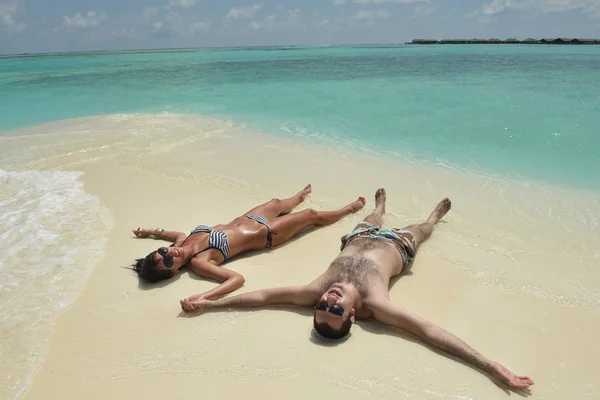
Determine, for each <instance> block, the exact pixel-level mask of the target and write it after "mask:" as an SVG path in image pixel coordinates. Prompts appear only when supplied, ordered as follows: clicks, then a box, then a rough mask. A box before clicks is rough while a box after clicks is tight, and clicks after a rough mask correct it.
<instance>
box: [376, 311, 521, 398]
mask: <svg viewBox="0 0 600 400" xmlns="http://www.w3.org/2000/svg"><path fill="white" fill-rule="evenodd" d="M371 311H372V312H373V316H374V317H375V319H376V320H377V321H378V322H381V323H382V324H385V325H390V326H394V327H396V328H399V329H402V330H404V331H406V332H409V333H411V334H413V335H415V336H417V337H419V338H421V339H423V340H424V341H425V342H427V343H429V344H431V345H432V346H434V347H437V348H438V349H441V350H444V351H446V352H448V353H450V354H453V355H455V356H457V357H459V358H461V359H463V360H464V361H466V362H467V363H469V364H470V365H472V366H474V367H477V368H479V369H481V370H483V371H485V372H487V373H489V374H491V375H493V376H494V377H495V378H496V379H498V380H499V381H500V382H502V383H504V384H505V385H508V386H510V387H512V388H515V389H524V388H528V387H529V386H531V385H533V380H531V378H529V377H528V376H518V375H515V374H513V373H512V372H510V371H509V370H508V369H507V368H506V367H504V366H503V365H501V364H499V363H497V362H493V361H491V360H489V359H487V358H486V357H484V356H482V355H481V354H479V353H478V352H477V351H476V350H475V349H473V348H472V347H471V346H469V345H468V344H466V343H465V342H463V341H462V340H460V339H459V338H457V337H456V336H454V335H453V334H451V333H450V332H447V331H445V330H444V329H442V328H440V327H439V326H437V325H435V324H433V323H431V322H429V321H427V320H425V319H423V318H421V317H419V316H418V315H416V314H413V313H411V312H409V311H407V310H405V309H403V308H400V307H396V306H394V305H393V304H392V303H390V302H389V301H388V300H382V301H380V302H377V303H375V304H373V305H371Z"/></svg>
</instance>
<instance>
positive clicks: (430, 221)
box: [403, 198, 452, 246]
mask: <svg viewBox="0 0 600 400" xmlns="http://www.w3.org/2000/svg"><path fill="white" fill-rule="evenodd" d="M451 206H452V203H451V202H450V200H449V199H447V198H446V199H444V200H442V201H440V202H439V203H438V205H437V206H436V207H435V208H434V210H433V211H432V212H431V214H430V215H429V218H427V221H425V222H423V223H421V224H416V225H410V226H407V227H406V228H403V230H407V231H410V233H412V234H413V236H414V237H415V240H416V242H417V246H418V245H420V244H421V243H423V242H424V241H426V240H427V239H429V236H431V232H433V228H434V226H435V224H437V223H438V222H439V220H440V219H442V217H443V216H444V215H446V214H447V213H448V211H450V207H451Z"/></svg>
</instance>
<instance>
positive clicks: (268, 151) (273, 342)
mask: <svg viewBox="0 0 600 400" xmlns="http://www.w3.org/2000/svg"><path fill="white" fill-rule="evenodd" d="M91 131H93V132H94V135H89V134H88V135H86V134H85V133H86V132H88V133H89V132H91ZM150 132H151V133H152V134H150ZM157 132H159V133H161V135H160V136H158V138H157V135H156V133H157ZM2 141H3V142H2V145H3V146H5V149H8V150H10V149H11V148H14V149H15V152H12V153H11V152H10V151H7V152H6V154H12V155H11V156H10V157H7V158H6V159H4V160H3V161H2V169H4V170H11V171H25V170H32V169H34V170H39V171H82V172H83V174H82V175H81V177H80V179H81V180H83V183H84V184H83V190H85V192H87V194H89V195H92V196H95V197H97V199H98V201H99V204H100V206H102V207H103V210H105V211H106V212H107V213H108V215H109V216H108V217H107V218H110V220H111V223H110V225H107V226H106V227H103V228H102V229H100V228H98V236H99V237H101V238H102V239H104V240H105V241H104V242H102V243H101V244H100V245H99V246H101V247H99V248H101V250H102V253H101V254H102V255H101V256H98V257H97V259H94V260H91V261H89V262H90V263H91V268H92V269H90V274H89V277H86V278H85V280H82V281H81V285H80V287H79V288H78V290H77V291H76V292H73V293H76V299H75V301H74V302H73V303H72V304H71V305H70V306H69V307H67V308H66V309H65V310H64V311H62V312H60V314H59V315H58V316H57V318H56V322H55V323H52V324H49V326H48V329H46V330H44V332H45V333H44V335H46V337H43V335H42V333H40V335H42V336H39V337H38V338H36V340H39V341H41V342H43V343H45V345H44V348H45V357H44V358H43V362H42V363H41V365H40V367H39V368H38V369H37V370H36V372H35V374H33V377H32V379H31V383H30V384H29V385H28V386H27V387H26V388H25V389H24V391H23V393H22V398H23V399H27V400H30V399H48V398H61V399H75V398H88V399H106V398H114V399H129V398H145V399H164V398H177V399H198V398H202V399H224V398H238V399H257V398H277V397H284V398H288V399H313V398H318V397H320V396H324V395H325V396H328V397H337V398H346V399H364V398H367V397H369V398H377V399H427V400H434V399H436V400H437V399H463V400H467V399H506V398H519V397H520V396H519V394H518V393H514V392H510V391H507V390H506V389H505V388H502V387H499V386H497V385H496V384H494V383H493V382H492V381H491V380H490V379H489V378H488V377H486V376H485V375H483V374H482V373H480V372H478V371H476V370H474V369H472V368H470V367H468V366H466V365H464V364H463V363H461V362H458V361H456V360H454V359H452V358H449V357H446V356H445V355H443V354H441V353H439V352H436V351H433V350H432V349H431V348H429V347H427V346H425V345H423V344H422V343H420V342H419V341H418V340H416V339H414V338H411V337H409V336H407V335H405V334H403V333H401V332H399V331H396V330H394V329H390V328H386V327H383V326H381V325H378V324H377V323H376V322H358V323H357V324H355V326H354V327H353V328H352V333H351V336H350V337H349V339H348V340H346V341H344V342H341V343H332V342H328V341H325V340H322V339H320V338H318V337H316V336H315V335H314V334H313V332H312V311H311V310H310V309H296V308H281V309H268V310H248V311H239V310H237V311H220V312H214V313H207V314H204V315H200V316H194V317H190V316H186V315H184V314H183V313H182V312H181V309H180V306H179V300H180V299H182V298H184V297H187V296H190V295H192V294H195V293H200V292H203V291H206V290H208V289H210V288H212V287H214V286H215V283H214V282H211V281H208V280H205V279H201V278H199V277H196V276H195V275H193V274H192V273H188V272H184V273H181V274H180V275H178V276H177V277H176V278H174V279H172V280H170V281H167V282H165V283H161V284H157V285H145V284H141V283H140V281H139V280H138V278H137V277H136V275H135V273H134V272H133V271H131V270H128V269H126V267H128V266H129V265H131V263H132V262H133V261H134V259H135V258H139V257H143V256H145V255H146V254H148V253H149V252H150V251H152V250H155V249H156V248H157V247H159V242H157V241H155V240H151V239H137V238H135V237H134V236H133V234H132V232H131V230H132V229H134V228H137V227H138V226H141V227H148V228H157V227H162V228H165V229H170V230H179V231H183V232H189V231H190V230H191V229H193V228H194V227H195V226H196V225H198V224H208V225H211V224H217V223H223V222H228V221H230V220H231V219H233V218H234V217H236V216H238V215H241V214H243V213H244V212H246V211H247V210H249V209H250V208H252V207H254V206H255V205H257V204H259V203H262V202H265V201H268V200H270V199H271V198H273V197H283V196H289V195H292V194H294V193H296V192H297V191H298V190H300V189H302V188H303V187H304V186H305V185H306V184H308V183H311V184H312V185H313V193H312V194H311V195H310V196H309V197H308V199H307V200H306V202H305V203H304V204H302V205H301V206H300V207H299V208H298V210H301V209H303V208H307V207H312V208H315V209H319V210H324V209H331V208H336V207H340V206H342V205H345V204H347V203H349V202H350V201H352V200H355V199H356V198H357V197H358V196H365V197H366V198H367V206H366V207H365V208H364V209H363V210H361V211H360V212H359V213H357V214H355V215H353V216H350V217H346V218H345V219H343V220H342V221H340V222H339V223H337V224H335V225H333V226H330V227H325V228H321V229H318V230H313V231H309V232H308V233H306V234H303V235H301V236H300V237H298V238H297V239H295V240H293V241H292V242H290V243H288V244H286V245H284V246H282V247H280V248H277V249H274V250H270V251H262V252H257V253H253V254H249V255H247V256H246V255H245V256H242V257H238V258H234V259H232V260H231V261H229V262H228V263H227V267H228V268H230V269H232V270H235V271H237V272H239V273H241V274H243V275H244V277H245V278H246V283H245V285H244V286H243V288H242V289H240V290H239V291H238V292H236V294H239V293H243V292H247V291H251V290H256V289H260V288H266V287H272V286H283V285H290V284H299V283H306V282H309V281H310V280H312V279H313V278H314V277H316V276H317V275H318V274H320V273H321V272H322V271H324V270H325V269H326V268H327V267H328V265H329V263H330V262H331V261H332V260H333V259H334V258H335V257H336V255H337V254H338V252H339V245H340V237H341V236H342V235H344V234H346V233H348V232H349V231H350V230H351V229H352V228H353V226H354V225H355V224H356V223H357V222H358V221H360V220H362V218H364V217H365V216H366V215H368V214H369V213H370V212H371V210H372V208H373V207H374V200H373V195H374V193H375V191H376V190H377V188H379V187H385V188H386V189H387V193H388V205H387V216H386V219H385V223H386V225H388V226H394V227H402V226H406V225H409V224H412V223H415V222H418V221H420V220H423V219H424V218H426V217H427V215H428V214H429V212H430V211H431V209H432V208H433V207H434V206H435V205H436V204H437V203H438V201H439V200H440V199H442V198H443V197H449V198H450V199H451V200H452V202H453V208H452V210H451V211H450V213H449V214H448V215H447V216H446V217H445V218H444V219H443V221H442V222H441V223H440V224H438V226H437V229H436V231H435V232H434V234H433V236H432V237H431V239H430V240H429V241H428V242H427V243H425V244H424V245H423V246H421V248H420V250H419V253H418V255H417V258H416V261H415V264H414V266H413V268H412V271H411V273H410V274H409V275H406V276H403V277H401V278H400V279H397V280H395V281H394V282H393V283H392V289H391V291H390V296H391V299H392V301H393V302H394V303H395V304H398V305H402V306H404V307H406V308H408V309H410V310H411V311H413V312H415V313H417V314H419V315H421V316H422V317H424V318H426V319H429V320H431V321H433V322H435V323H437V324H439V325H440V326H442V327H443V328H445V329H447V330H448V331H450V332H452V333H454V334H455V335H457V336H458V337H460V338H461V339H463V340H464V341H466V342H467V343H469V344H470V345H472V346H473V347H475V348H476V349H477V350H479V351H480V352H481V353H482V354H484V355H485V356H487V357H488V358H490V359H492V360H495V361H498V362H500V363H502V364H504V365H506V366H507V367H508V368H510V369H511V370H513V371H514V372H515V373H517V374H523V375H528V376H531V377H532V378H533V380H534V381H535V385H534V386H533V387H532V389H531V391H530V393H529V394H528V395H529V396H530V398H532V399H550V400H563V399H598V398H600V384H599V383H598V378H597V377H598V367H597V366H596V363H595V360H596V359H598V357H600V347H599V346H598V343H600V270H599V269H598V265H599V261H600V250H599V246H598V244H599V243H600V231H599V227H598V223H599V222H600V197H599V196H598V195H597V194H594V193H586V192H582V191H575V190H571V189H566V188H552V187H549V186H547V185H546V186H545V185H542V184H536V183H525V182H514V181H508V180H504V179H500V178H493V177H483V176H478V175H475V174H468V173H465V172H463V171H452V170H448V169H445V168H442V167H438V166H433V165H429V166H426V165H420V164H418V163H409V162H407V161H405V160H402V159H394V158H391V157H387V156H383V155H378V154H374V153H371V152H367V151H366V150H360V149H356V150H357V151H355V152H350V151H349V150H347V149H346V148H345V147H343V146H340V147H338V148H332V147H329V148H325V147H321V146H317V145H314V144H309V143H307V142H303V141H299V140H292V139H284V138H279V137H274V136H269V135H266V134H262V133H257V132H248V131H246V130H244V129H243V128H240V127H235V126H233V125H231V124H229V123H226V122H223V121H218V120H209V119H206V118H200V117H190V116H176V115H109V116H99V117H90V118H80V119H75V120H69V121H63V122H59V123H53V124H47V125H43V126H38V127H35V128H28V129H26V130H21V131H16V132H13V133H11V134H9V135H7V136H6V137H4V138H3V139H2ZM16 149H21V151H20V152H17V151H16ZM82 221H84V223H85V218H82ZM71 240H72V241H74V242H72V243H71V244H74V243H77V240H78V239H77V237H73V238H71ZM86 240H87V239H86ZM86 265H87V264H86ZM55 273H56V274H60V273H61V271H60V270H55ZM66 278H67V277H65V279H66ZM15 298H16V297H15ZM15 301H17V300H15ZM19 304H20V303H19ZM23 304H27V303H26V302H25V303H23ZM38 306H39V307H41V308H43V307H44V304H39V305H38ZM29 318H35V313H33V314H31V315H30V316H29ZM8 336H10V334H9V335H8ZM5 340H6V339H5ZM17 350H18V348H15V349H14V350H13V351H11V348H8V349H6V350H5V352H4V354H3V358H4V359H5V360H7V361H6V362H5V364H3V369H4V368H8V369H9V371H8V372H9V374H11V375H13V376H15V377H18V376H21V375H22V374H23V373H24V372H26V371H20V370H19V368H22V364H20V363H19V362H16V360H20V357H22V356H23V355H22V353H21V352H17ZM11 360H13V361H12V362H11ZM11 368H13V369H12V370H10V369H11ZM3 385H4V384H3ZM6 385H8V384H6ZM521 395H526V394H521Z"/></svg>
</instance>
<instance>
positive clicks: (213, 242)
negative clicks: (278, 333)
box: [133, 185, 365, 300]
mask: <svg viewBox="0 0 600 400" xmlns="http://www.w3.org/2000/svg"><path fill="white" fill-rule="evenodd" d="M311 190H312V188H311V185H308V186H306V187H305V188H304V190H302V191H300V192H298V193H297V194H296V195H295V196H293V197H290V198H289V199H283V200H281V199H273V200H271V201H269V202H268V203H265V204H261V205H259V206H258V207H255V208H253V209H252V210H250V211H248V212H247V213H245V214H244V215H243V216H240V217H237V218H235V219H234V220H233V221H232V222H230V223H228V224H226V225H217V226H212V227H210V226H206V225H198V226H197V227H196V228H195V229H194V230H193V231H192V232H191V233H190V234H189V236H188V235H186V234H185V233H183V232H173V231H165V230H164V229H140V228H137V229H135V230H134V231H133V233H134V234H135V236H137V237H138V238H146V237H149V236H154V237H155V238H157V239H162V240H166V241H169V242H172V243H173V244H172V245H171V246H170V247H161V248H159V249H158V250H155V251H153V252H152V253H150V254H148V255H147V256H146V257H145V258H140V259H137V260H136V263H135V264H134V265H133V270H134V271H136V272H137V273H138V275H139V276H140V278H142V279H144V280H146V281H149V282H156V281H160V280H165V279H169V278H171V277H173V276H174V275H176V274H177V272H178V271H179V270H180V269H182V268H184V267H189V268H190V269H192V270H193V271H194V272H196V273H197V274H198V275H200V276H202V277H205V278H209V279H214V280H216V281H218V282H221V284H220V285H219V286H217V287H216V288H214V289H212V290H209V291H208V292H206V293H200V294H197V295H195V296H193V297H191V298H190V300H200V299H210V298H213V297H218V296H222V295H224V294H227V293H230V292H233V291H234V290H237V289H238V288H240V287H241V286H242V285H243V284H244V277H243V276H242V275H240V274H238V273H237V272H234V271H231V270H228V269H226V268H222V267H219V265H220V264H222V263H223V262H225V261H227V260H228V259H230V258H232V257H235V256H237V255H239V254H242V253H245V252H247V251H250V250H260V249H263V248H265V247H267V248H273V247H277V246H279V245H281V244H283V243H285V242H287V241H288V240H290V239H291V238H292V237H294V236H295V235H296V234H297V233H298V232H300V231H301V230H303V229H304V228H307V227H309V226H313V225H314V226H325V225H331V224H333V223H335V222H337V221H339V220H340V219H342V218H343V217H345V216H346V215H348V214H353V213H355V212H357V211H358V210H360V209H362V208H363V207H364V206H365V199H364V198H363V197H359V198H358V199H357V200H356V201H354V202H352V203H350V204H348V205H347V206H345V207H342V208H340V209H339V210H335V211H315V210H312V209H307V210H303V211H300V212H296V213H292V214H290V213H291V212H292V210H293V209H294V207H296V206H297V205H299V204H300V203H302V202H303V201H304V199H305V198H306V196H307V195H308V194H309V193H310V192H311ZM167 217H168V215H167Z"/></svg>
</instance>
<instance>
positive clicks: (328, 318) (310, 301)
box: [180, 189, 533, 389]
mask: <svg viewBox="0 0 600 400" xmlns="http://www.w3.org/2000/svg"><path fill="white" fill-rule="evenodd" d="M375 202H376V208H375V211H374V212H373V213H372V214H371V215H369V216H368V217H367V218H365V222H367V223H370V224H374V225H379V226H382V225H383V215H384V213H385V202H386V192H385V190H384V189H379V190H378V191H377V193H376V194H375ZM450 207H451V203H450V200H448V199H443V200H442V201H441V202H440V203H439V204H438V205H437V207H436V208H435V209H434V210H433V212H432V213H431V215H430V216H429V218H428V219H427V221H425V222H423V223H421V224H417V225H411V226H408V227H406V228H404V229H406V230H408V231H410V232H411V233H412V234H413V236H414V237H415V239H416V241H417V244H421V243H423V242H424V241H425V240H427V239H428V238H429V236H430V235H431V233H432V231H433V229H434V226H435V225H436V224H437V222H438V221H439V220H440V219H441V218H442V217H443V216H444V215H446V213H447V212H448V211H449V210H450ZM402 268H403V260H402V257H401V255H400V253H399V252H398V250H397V249H396V247H395V246H394V245H393V244H392V243H390V242H387V241H385V240H377V239H370V238H356V239H354V240H352V241H350V243H349V244H348V245H347V246H346V247H345V248H344V249H343V250H342V251H341V252H340V254H339V256H338V257H337V258H336V259H335V260H334V261H333V262H332V263H331V265H330V266H329V268H328V269H327V271H325V272H324V273H323V274H322V275H320V276H319V277H317V278H316V279H315V280H314V281H312V282H311V283H309V284H308V285H299V286H291V287H284V288H274V289H264V290H258V291H254V292H250V293H245V294H241V295H238V296H233V297H228V298H223V299H219V300H215V301H211V300H205V299H202V300H198V299H195V298H193V297H192V298H187V299H184V300H181V301H180V304H181V307H182V309H183V310H184V311H185V312H188V313H191V312H205V311H208V310H213V309H221V308H249V307H262V306H273V305H296V306H306V307H314V306H315V305H316V304H317V303H318V302H326V303H327V305H328V306H329V307H331V306H332V305H338V306H340V307H342V308H343V309H344V315H342V316H337V315H334V314H332V313H330V312H327V311H320V310H315V318H316V321H317V323H327V324H328V325H329V326H330V327H332V328H333V329H335V330H338V329H339V328H340V327H341V326H342V324H343V322H344V321H345V320H346V319H347V318H350V320H351V321H352V322H353V323H354V321H355V319H369V318H373V319H375V320H376V321H378V322H380V323H382V324H384V325H388V326H392V327H395V328H398V329H401V330H404V331H406V332H408V333H410V334H412V335H414V336H417V337H419V338H420V339H422V340H423V341H424V342H426V343H428V344H430V345H432V346H434V347H436V348H438V349H441V350H443V351H445V352H447V353H449V354H452V355H454V356H457V357H459V358H461V359H462V360H464V361H466V362H467V363H468V364H470V365H472V366H474V367H476V368H478V369H479V370H481V371H483V372H486V373H488V374H490V375H491V376H492V377H494V378H495V379H496V380H498V381H499V382H501V383H503V384H505V385H507V386H509V387H511V388H514V389H525V388H528V387H529V386H531V385H533V380H531V378H529V377H527V376H518V375H515V374H513V373H512V372H511V371H509V370H508V369H507V368H506V367H504V366H503V365H501V364H499V363H497V362H493V361H491V360H489V359H488V358H486V357H484V356H483V355H481V354H479V353H478V352H477V351H476V350H474V349H473V348H472V347H470V346H469V345H468V344H466V343H465V342H463V341H462V340H461V339H459V338H457V337H456V336H454V335H452V334H451V333H449V332H447V331H445V330H444V329H442V328H441V327H439V326H437V325H435V324H433V323H431V322H429V321H427V320H425V319H423V318H421V317H419V316H418V315H416V314H413V313H411V312H410V311H408V310H406V309H404V308H402V307H399V306H397V305H394V304H392V303H391V302H390V298H389V290H388V287H389V281H390V278H392V277H394V276H396V275H398V274H400V273H401V272H402Z"/></svg>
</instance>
